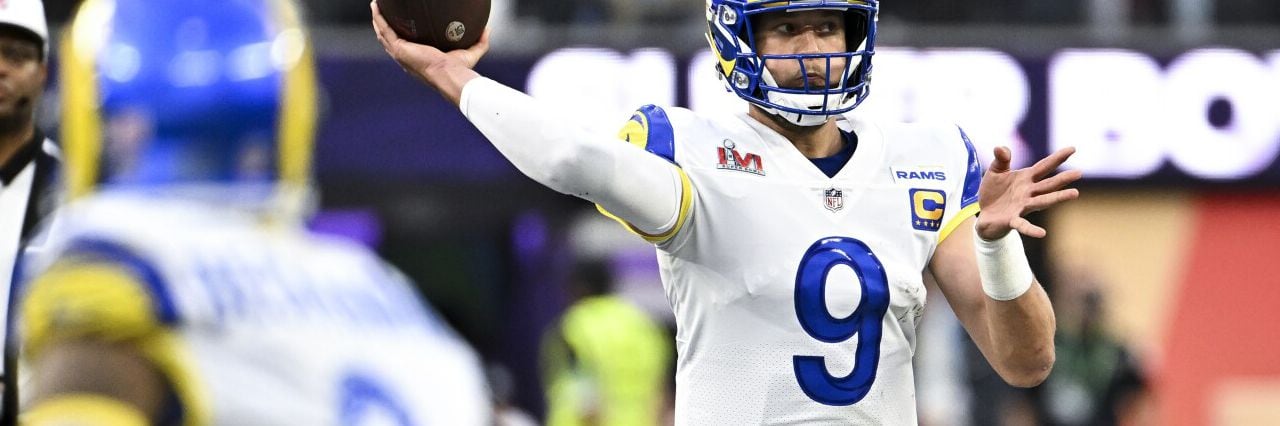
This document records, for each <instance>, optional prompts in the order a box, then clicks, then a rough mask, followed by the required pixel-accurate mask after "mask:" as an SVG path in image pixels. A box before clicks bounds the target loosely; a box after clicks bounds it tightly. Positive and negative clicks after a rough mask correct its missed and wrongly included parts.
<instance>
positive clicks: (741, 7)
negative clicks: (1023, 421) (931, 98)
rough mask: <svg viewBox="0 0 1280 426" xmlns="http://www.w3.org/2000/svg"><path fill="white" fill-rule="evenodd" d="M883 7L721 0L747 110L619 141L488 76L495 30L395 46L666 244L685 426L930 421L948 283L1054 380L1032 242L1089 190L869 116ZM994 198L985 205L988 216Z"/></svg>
mask: <svg viewBox="0 0 1280 426" xmlns="http://www.w3.org/2000/svg"><path fill="white" fill-rule="evenodd" d="M878 7H879V5H878V2H877V1H876V0H778V1H757V0H709V1H708V2H707V9H706V19H707V34H706V36H707V39H708V40H709V41H710V44H711V48H712V50H713V52H714V53H715V55H716V56H717V57H718V61H717V64H716V68H717V71H718V72H719V73H720V74H721V76H722V77H723V78H724V81H725V83H726V84H727V86H728V89H729V90H730V91H732V92H733V93H735V94H737V95H738V96H739V97H741V98H742V99H744V100H746V101H747V102H748V103H749V107H748V108H747V110H746V111H730V112H728V114H724V115H702V114H695V113H693V112H691V111H688V110H685V109H681V108H663V107H658V106H645V107H642V108H640V109H639V110H638V111H637V112H636V113H635V115H633V116H632V117H631V120H630V121H629V122H628V123H626V126H625V127H624V129H623V132H622V138H623V139H625V140H627V141H629V142H630V143H618V142H616V141H613V142H611V141H609V140H608V138H607V137H600V136H598V135H594V134H591V133H588V132H585V131H583V130H580V129H579V128H577V127H575V125H574V123H573V122H572V121H571V117H569V116H565V115H562V114H557V111H556V110H555V109H552V108H544V107H540V105H539V103H538V102H537V101H535V100H533V99H531V98H530V97H528V96H526V95H524V94H522V93H520V92H518V91H515V90H512V89H510V88H507V87H504V86H502V85H500V84H498V83H496V82H494V81H492V80H490V79H487V78H484V77H482V76H480V75H479V74H477V73H476V72H475V71H473V70H472V68H473V66H474V65H475V63H476V61H477V60H479V59H480V57H481V56H482V55H483V54H484V53H485V52H486V51H487V48H488V45H487V39H485V38H482V39H481V41H480V42H479V43H477V44H476V45H475V46H473V47H471V48H468V49H465V50H454V51H450V52H447V53H442V52H440V51H439V50H437V49H435V48H433V47H430V46H424V45H418V44H414V43H411V42H408V41H406V40H403V39H400V38H398V37H397V36H396V34H395V33H394V31H392V30H391V29H390V28H389V27H388V26H387V24H386V22H385V20H384V19H383V18H382V17H381V15H380V14H379V13H378V10H377V7H376V5H374V6H373V7H372V9H373V25H374V28H375V31H376V33H377V36H378V37H379V40H380V41H381V43H382V44H383V47H384V48H385V49H386V51H387V52H388V53H389V54H390V55H391V56H392V57H393V58H394V59H395V60H396V61H398V62H399V63H400V65H401V66H402V67H403V68H404V69H405V70H406V71H407V72H409V73H410V74H412V75H414V76H415V77H418V78H419V79H420V80H422V81H424V82H426V83H427V84H429V85H431V86H432V87H434V88H435V89H436V90H437V91H439V92H440V93H441V94H443V95H444V97H445V98H447V99H448V100H450V101H452V102H454V103H456V104H457V105H458V106H459V108H460V109H461V110H462V113H463V114H464V115H465V116H466V117H467V119H468V120H470V121H471V122H472V123H473V124H475V126H476V127H477V128H479V129H480V131H481V132H483V133H484V135H485V136H486V137H487V138H488V139H489V141H491V142H492V143H493V144H494V146H496V147H497V148H498V150H499V151H501V152H502V153H503V155H504V156H506V157H507V158H508V159H509V160H510V161H511V162H512V163H513V164H515V166H516V167H517V168H519V169H520V170H521V171H522V172H523V173H525V174H527V175H528V176H530V177H531V178H533V179H534V180H536V181H538V182H540V183H542V184H544V185H546V186H548V187H550V188H552V189H554V190H557V191H560V192H564V193H568V194H573V195H576V196H578V197H581V198H584V199H587V200H589V201H592V202H594V203H596V204H598V205H599V206H600V207H601V209H602V210H604V211H607V212H609V213H610V214H611V215H613V216H615V217H617V218H619V219H620V220H622V221H623V222H624V224H625V225H626V226H627V227H628V228H630V229H631V230H633V231H634V232H636V233H638V234H640V235H641V236H643V237H644V238H646V239H648V240H649V241H652V242H653V243H654V244H655V245H656V247H657V253H658V259H659V265H660V267H661V272H662V278H663V285H664V287H665V290H666V292H667V297H668V300H669V301H670V303H671V305H672V309H673V310H674V312H675V317H676V321H677V325H678V331H677V336H676V346H677V352H678V359H677V373H676V413H675V416H676V423H678V424H697V425H702V424H732V425H745V424H798V423H813V424H914V423H916V421H917V419H916V406H915V389H914V380H913V376H912V374H913V372H912V364H911V357H912V353H913V351H914V344H915V327H916V324H917V321H918V319H919V316H920V314H921V311H922V304H923V302H924V300H925V286H924V282H925V281H926V280H927V279H928V280H936V282H937V283H938V286H939V288H941V289H942V291H943V293H944V294H945V296H946V297H947V300H948V302H949V303H950V304H951V305H952V306H953V308H954V310H955V312H956V315H957V316H958V317H959V319H960V321H961V322H962V323H963V324H964V326H965V328H966V329H967V330H968V333H969V335H970V336H971V337H972V338H973V341H975V342H976V343H977V344H978V346H979V347H980V348H981V350H982V352H983V353H984V354H985V355H986V358H987V360H988V361H989V362H990V363H991V364H992V366H994V367H995V369H996V371H997V372H999V374H1000V375H1001V376H1002V377H1003V378H1004V379H1005V380H1006V381H1007V382H1009V383H1010V384H1013V385H1016V386H1033V385H1035V384H1038V383H1040V382H1041V381H1043V380H1044V378H1045V376H1046V375H1047V374H1048V372H1049V370H1050V369H1051V368H1052V366H1053V362H1054V346H1053V332H1054V317H1053V311H1052V309H1051V308H1050V304H1049V299H1048V298H1047V297H1046V296H1045V292H1044V290H1043V289H1042V288H1041V286H1040V284H1039V283H1038V282H1037V281H1036V278H1035V277H1034V276H1033V274H1032V272H1031V269H1030V267H1029V266H1028V263H1027V260H1026V255H1025V253H1024V250H1023V248H1022V244H1021V239H1020V236H1019V234H1024V235H1028V236H1031V237H1043V236H1044V235H1045V230H1044V229H1043V228H1040V227H1038V226H1036V225H1033V224H1031V223H1030V222H1028V221H1027V220H1026V219H1025V218H1023V215H1025V214H1026V213H1028V212H1032V211H1037V210H1042V209H1045V208H1049V207H1051V206H1054V205H1056V204H1059V203H1061V202H1064V201H1067V200H1071V199H1074V198H1076V197H1078V195H1079V193H1078V191H1077V190H1076V189H1070V188H1066V186H1067V185H1068V184H1070V183H1071V182H1073V181H1075V180H1076V179H1078V178H1079V177H1080V173H1079V172H1078V171H1067V172H1063V173H1055V171H1056V169H1057V168H1058V166H1059V165H1061V164H1062V163H1063V162H1064V161H1065V160H1066V159H1067V158H1068V157H1069V156H1070V155H1071V154H1072V152H1073V150H1072V149H1065V150H1062V151H1059V152H1055V153H1053V154H1052V155H1050V156H1048V157H1047V158H1045V159H1043V160H1041V161H1039V162H1037V163H1035V164H1034V165H1033V166H1031V167H1029V168H1027V169H1019V170H1010V166H1009V165H1010V160H1011V153H1010V151H1009V150H1008V149H1007V148H998V149H996V151H995V160H994V161H993V163H992V164H991V166H990V167H989V168H988V169H987V170H986V173H985V175H984V173H983V169H982V168H981V166H980V165H979V164H978V160H977V158H978V156H977V154H976V153H975V152H974V148H973V145H972V144H971V143H970V142H969V140H968V138H967V137H966V136H965V134H964V132H963V131H962V130H960V129H959V128H957V127H956V126H953V125H922V124H899V123H890V122H880V121H875V120H870V119H868V118H866V117H863V116H860V115H859V114H857V113H856V112H855V109H854V108H855V107H857V106H858V104H859V103H860V102H862V101H863V100H864V99H865V98H866V96H867V94H868V88H869V84H870V77H871V71H872V66H871V63H872V57H873V55H874V52H875V35H876V25H877V19H876V17H877V12H878ZM979 206H981V208H982V210H983V213H982V215H981V216H978V215H977V213H978V210H979Z"/></svg>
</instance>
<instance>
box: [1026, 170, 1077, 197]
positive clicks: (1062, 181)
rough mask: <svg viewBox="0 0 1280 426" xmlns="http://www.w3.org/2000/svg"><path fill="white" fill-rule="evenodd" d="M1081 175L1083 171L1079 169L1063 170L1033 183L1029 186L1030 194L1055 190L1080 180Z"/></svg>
mask: <svg viewBox="0 0 1280 426" xmlns="http://www.w3.org/2000/svg"><path fill="white" fill-rule="evenodd" d="M1083 176H1084V173H1083V172H1081V171H1079V170H1067V171H1065V172H1062V173H1058V174H1057V175H1054V176H1053V177H1050V178H1048V179H1045V180H1042V181H1039V182H1036V183H1035V185H1033V186H1032V187H1031V194H1032V195H1040V194H1045V193H1049V192H1053V191H1057V190H1059V189H1062V188H1063V187H1066V186H1067V185H1070V184H1071V183H1072V182H1075V181H1077V180H1080V178H1081V177H1083Z"/></svg>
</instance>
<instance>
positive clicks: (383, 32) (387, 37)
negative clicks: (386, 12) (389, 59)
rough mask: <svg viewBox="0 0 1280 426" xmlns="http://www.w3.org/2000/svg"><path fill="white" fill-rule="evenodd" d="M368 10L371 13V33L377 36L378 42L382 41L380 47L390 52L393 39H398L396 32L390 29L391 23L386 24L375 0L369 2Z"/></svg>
mask: <svg viewBox="0 0 1280 426" xmlns="http://www.w3.org/2000/svg"><path fill="white" fill-rule="evenodd" d="M369 11H370V12H371V13H372V15H373V33H374V34H376V35H377V36H378V42H380V43H382V48H383V49H384V50H386V51H387V52H391V46H393V45H394V43H395V40H397V39H399V36H397V35H396V32H395V31H394V30H392V29H391V25H388V24H387V20H386V19H385V18H383V17H382V11H381V10H379V9H378V2H377V0H374V1H371V2H369Z"/></svg>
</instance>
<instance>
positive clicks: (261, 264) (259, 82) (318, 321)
mask: <svg viewBox="0 0 1280 426" xmlns="http://www.w3.org/2000/svg"><path fill="white" fill-rule="evenodd" d="M193 23H194V24H193ZM193 25H194V27H193ZM197 27H198V28H197ZM192 28H195V29H194V30H193V29H192ZM193 31H195V32H198V33H200V34H202V35H199V36H198V37H197V36H192V35H191V34H192V32H193ZM205 32H207V34H206V33H205ZM68 34H69V40H67V41H66V42H65V44H64V46H63V49H64V50H63V51H62V54H61V55H60V57H61V58H63V64H62V68H63V75H62V83H63V85H64V86H63V87H64V88H65V91H64V94H65V95H64V101H63V104H64V106H65V108H64V111H63V120H64V128H63V132H62V133H63V135H64V136H66V137H65V138H64V141H65V144H66V149H65V152H66V153H67V156H68V162H67V171H68V187H69V188H68V192H69V193H70V194H72V196H73V197H74V198H75V200H74V201H73V202H71V204H69V205H68V206H66V207H65V208H64V210H63V211H62V213H60V214H61V216H60V217H61V218H62V219H63V220H62V221H61V222H60V224H61V226H60V228H59V232H57V233H55V234H53V236H52V238H51V239H50V241H49V242H48V243H47V246H46V247H47V249H46V250H44V251H43V252H42V253H40V254H38V255H34V256H32V257H31V258H28V259H27V261H26V262H25V271H24V273H23V275H24V276H25V277H27V279H25V280H23V282H24V285H23V288H22V297H21V304H20V314H21V316H20V318H19V325H20V330H21V338H22V348H23V352H24V357H25V359H26V360H27V364H26V365H28V366H30V372H31V374H30V375H31V377H32V380H31V381H30V383H29V386H25V387H24V389H22V391H23V396H24V399H26V400H28V403H27V404H25V410H24V412H23V414H22V416H23V419H22V422H23V423H24V424H32V425H46V424H59V425H60V424H84V425H96V424H103V425H107V424H110V425H142V424H187V425H295V424H296V425H364V424H391V425H426V424H434V425H468V426H470V425H487V424H490V422H491V419H490V417H491V415H490V412H491V402H490V400H489V398H488V396H487V386H486V385H485V382H484V379H483V375H482V373H481V369H480V363H479V360H478V358H477V356H476V355H475V354H474V353H473V352H472V350H471V349H470V348H469V347H468V346H467V345H466V344H465V343H464V342H463V341H462V340H461V339H460V338H459V337H458V336H456V335H455V334H454V333H453V331H452V330H451V329H450V328H449V327H447V326H446V325H445V324H444V323H443V322H441V320H440V319H439V318H438V317H437V316H436V315H435V314H434V313H433V311H432V310H431V309H430V308H429V307H427V306H426V305H425V304H424V303H423V301H422V300H421V299H419V298H418V297H417V295H416V294H415V293H414V289H413V287H412V285H411V284H410V283H409V282H408V281H407V279H406V278H405V277H404V276H403V275H402V274H400V273H399V272H398V271H397V270H395V269H394V268H393V267H391V266H390V265H388V264H386V263H384V262H383V261H382V260H380V259H379V258H378V257H377V256H375V255H374V254H373V253H371V252H369V251H368V250H367V249H364V248H362V247H359V246H357V245H355V244H353V243H349V242H345V241H344V240H340V239H336V238H329V237H322V236H318V235H312V234H310V233H308V232H306V231H305V229H304V228H303V227H302V225H301V219H302V218H301V213H299V212H300V211H301V210H302V207H301V205H302V204H304V203H302V202H301V201H300V200H302V199H303V198H305V196H302V195H299V194H302V193H305V192H307V188H308V187H309V184H308V181H309V179H310V176H309V175H310V173H309V165H308V163H309V161H310V155H311V144H312V140H311V139H312V133H313V131H314V130H313V127H314V124H315V119H316V117H315V108H316V106H315V100H316V99H315V95H316V87H315V84H316V81H315V78H316V76H315V69H314V64H313V59H312V58H311V52H310V50H311V47H310V45H309V42H308V39H307V36H306V32H305V30H304V28H303V27H302V26H301V25H300V21H299V17H298V15H297V11H296V10H295V9H294V6H293V4H292V3H289V2H286V1H276V0H243V1H223V0H192V1H186V2H181V3H172V2H161V3H156V2H151V1H146V0H110V1H100V0H88V1H86V2H85V3H84V5H83V6H82V8H81V9H80V11H79V13H78V15H77V16H76V18H75V21H74V22H73V24H72V26H71V29H70V31H68ZM183 37H186V39H185V40H186V41H185V42H184V43H187V44H186V45H184V44H183V43H177V42H175V41H174V40H183ZM192 37H196V38H198V39H199V40H194V39H192ZM192 43H194V44H198V45H200V48H201V49H202V50H200V52H202V53H201V54H202V55H205V56H203V58H207V57H213V58H224V57H225V58H235V60H236V61H239V62H238V64H239V65H238V67H240V68H236V70H233V71H229V72H243V73H249V74H251V75H239V77H240V78H221V77H218V78H209V79H206V80H201V81H202V82H201V84H188V83H192V82H191V81H186V80H182V79H183V78H196V77H193V76H191V75H189V74H182V73H178V74H181V75H179V76H178V77H174V76H175V73H174V72H172V70H173V69H174V68H172V67H174V66H176V65H173V64H185V65H183V66H185V67H186V68H182V69H185V70H187V71H192V70H199V69H203V68H200V67H202V66H208V65H211V64H210V63H205V62H201V61H200V60H199V58H194V59H193V57H191V56H190V51H189V50H188V49H190V48H191V44H192ZM255 49H257V50H255ZM104 52H113V53H111V54H107V53H104ZM120 52H128V53H127V54H125V55H126V56H129V57H131V58H133V59H132V60H133V62H131V65H130V64H125V65H124V66H126V67H128V68H129V70H127V71H128V72H127V74H128V75H127V76H125V75H124V74H121V72H122V70H121V69H120V68H119V67H120V66H122V65H121V63H120V62H119V61H102V60H103V59H106V58H118V57H120V56H119V55H122V54H121V53H120ZM184 55H185V56H184ZM184 61H185V62H184ZM193 72H194V71H193ZM219 72H221V71H219ZM122 76H124V77H122ZM125 77H127V78H125Z"/></svg>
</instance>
